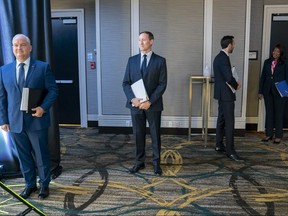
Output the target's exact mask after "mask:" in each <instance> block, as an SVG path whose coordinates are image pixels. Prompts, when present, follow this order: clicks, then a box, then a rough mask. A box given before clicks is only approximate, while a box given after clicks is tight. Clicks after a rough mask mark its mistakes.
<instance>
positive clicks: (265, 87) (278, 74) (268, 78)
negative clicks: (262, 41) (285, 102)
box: [259, 59, 288, 96]
mask: <svg viewBox="0 0 288 216" xmlns="http://www.w3.org/2000/svg"><path fill="white" fill-rule="evenodd" d="M272 61H273V60H272V59H266V60H265V61H264V64H263V69H262V74H261V78H260V83H259V94H263V95H268V94H269V92H272V94H274V95H279V96H280V94H279V93H278V91H277V89H276V87H275V83H276V82H279V81H282V80H286V81H287V82H288V66H287V65H288V64H287V63H285V62H278V63H277V65H276V67H275V68H274V73H273V74H272V72H271V64H272Z"/></svg>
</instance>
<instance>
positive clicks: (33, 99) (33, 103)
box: [20, 88, 48, 114]
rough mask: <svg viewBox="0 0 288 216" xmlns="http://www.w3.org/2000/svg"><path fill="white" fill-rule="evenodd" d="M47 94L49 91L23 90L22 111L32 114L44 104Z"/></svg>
mask: <svg viewBox="0 0 288 216" xmlns="http://www.w3.org/2000/svg"><path fill="white" fill-rule="evenodd" d="M47 92H48V91H47V89H33V88H23V90H22V99H21V105H20V110H21V111H25V112H26V113H30V114H32V113H33V111H32V110H31V109H32V108H36V107H38V106H40V105H41V104H42V102H43V100H44V98H45V97H46V95H47Z"/></svg>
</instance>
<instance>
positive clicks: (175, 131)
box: [98, 126, 246, 136]
mask: <svg viewBox="0 0 288 216" xmlns="http://www.w3.org/2000/svg"><path fill="white" fill-rule="evenodd" d="M98 129H99V133H102V134H109V133H115V134H132V133H133V131H132V127H103V126H100V127H98ZM234 132H235V136H245V132H246V130H245V129H235V131H234ZM147 133H148V134H149V128H147ZM201 133H202V129H201V128H191V134H201ZM215 133H216V130H215V128H214V129H208V134H215ZM161 134H166V135H187V136H188V128H161Z"/></svg>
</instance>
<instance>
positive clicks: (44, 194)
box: [38, 187, 49, 199]
mask: <svg viewBox="0 0 288 216" xmlns="http://www.w3.org/2000/svg"><path fill="white" fill-rule="evenodd" d="M48 196H49V187H41V188H40V192H39V195H38V198H39V199H45V198H46V197H48Z"/></svg>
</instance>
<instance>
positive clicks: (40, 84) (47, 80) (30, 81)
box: [0, 58, 58, 133]
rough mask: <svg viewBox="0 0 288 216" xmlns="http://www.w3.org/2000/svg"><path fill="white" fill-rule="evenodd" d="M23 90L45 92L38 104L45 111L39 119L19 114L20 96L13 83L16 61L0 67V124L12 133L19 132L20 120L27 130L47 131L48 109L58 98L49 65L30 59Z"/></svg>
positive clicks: (15, 80) (15, 84)
mask: <svg viewBox="0 0 288 216" xmlns="http://www.w3.org/2000/svg"><path fill="white" fill-rule="evenodd" d="M25 87H27V88H36V89H43V88H45V89H47V90H48V93H47V95H46V97H45V99H44V101H43V103H42V104H41V105H40V106H41V107H42V108H43V109H44V110H45V111H46V113H45V115H43V116H42V117H33V116H32V115H31V114H28V113H24V112H23V111H20V104H21V96H22V93H21V91H20V89H19V87H18V84H17V78H16V61H14V62H12V63H10V64H7V65H4V66H2V67H1V68H0V125H3V124H9V126H10V131H11V132H13V133H20V132H21V131H22V129H23V119H24V121H25V125H26V128H28V129H29V130H32V131H35V130H41V129H44V128H48V127H49V126H50V114H49V109H50V107H51V106H52V105H53V103H54V101H55V100H56V98H57V96H58V87H57V84H56V82H55V78H54V75H53V74H52V71H51V69H50V66H49V64H48V63H46V62H42V61H39V60H35V59H32V58H31V60H30V66H29V69H28V73H27V76H26V81H25Z"/></svg>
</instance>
